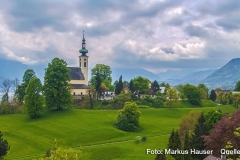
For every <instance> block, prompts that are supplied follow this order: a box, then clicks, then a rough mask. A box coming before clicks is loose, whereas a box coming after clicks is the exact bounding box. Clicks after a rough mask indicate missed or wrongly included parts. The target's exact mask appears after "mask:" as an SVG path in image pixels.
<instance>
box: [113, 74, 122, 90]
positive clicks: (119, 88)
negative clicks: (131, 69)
mask: <svg viewBox="0 0 240 160" xmlns="http://www.w3.org/2000/svg"><path fill="white" fill-rule="evenodd" d="M122 90H123V82H122V75H121V76H120V78H119V81H118V82H117V83H116V88H115V94H120V93H121V91H122Z"/></svg>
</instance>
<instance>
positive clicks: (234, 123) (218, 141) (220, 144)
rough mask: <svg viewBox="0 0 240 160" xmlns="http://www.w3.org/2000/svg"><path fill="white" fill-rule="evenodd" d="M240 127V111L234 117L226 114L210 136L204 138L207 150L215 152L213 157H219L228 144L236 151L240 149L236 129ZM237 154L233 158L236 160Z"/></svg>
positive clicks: (239, 139) (239, 138)
mask: <svg viewBox="0 0 240 160" xmlns="http://www.w3.org/2000/svg"><path fill="white" fill-rule="evenodd" d="M239 126H240V110H237V111H235V112H234V113H233V114H232V115H228V114H224V115H223V116H222V119H221V120H220V121H219V122H218V123H217V124H216V125H215V126H214V128H213V130H212V132H211V133H210V135H209V136H203V138H204V145H205V146H206V148H205V149H211V150H213V155H214V156H217V157H219V156H220V153H221V152H220V150H221V149H223V148H225V146H226V145H227V143H228V142H231V145H232V147H233V148H234V149H236V150H239V149H240V137H239V136H238V135H237V134H236V132H235V131H236V128H238V127H239ZM238 156H239V155H237V154H235V155H233V157H232V158H234V159H236V158H237V157H238Z"/></svg>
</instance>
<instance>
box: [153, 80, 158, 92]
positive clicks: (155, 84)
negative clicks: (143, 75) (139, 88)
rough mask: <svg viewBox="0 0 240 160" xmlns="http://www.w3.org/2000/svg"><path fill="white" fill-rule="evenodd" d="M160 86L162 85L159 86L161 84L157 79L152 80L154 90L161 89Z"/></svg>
mask: <svg viewBox="0 0 240 160" xmlns="http://www.w3.org/2000/svg"><path fill="white" fill-rule="evenodd" d="M159 87H160V86H159V84H158V82H157V81H156V80H155V81H153V82H152V85H151V89H152V90H153V91H154V92H157V91H159V89H160V88H159Z"/></svg>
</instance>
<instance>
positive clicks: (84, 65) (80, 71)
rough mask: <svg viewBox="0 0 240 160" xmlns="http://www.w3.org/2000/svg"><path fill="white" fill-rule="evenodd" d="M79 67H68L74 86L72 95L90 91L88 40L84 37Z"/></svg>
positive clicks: (71, 82)
mask: <svg viewBox="0 0 240 160" xmlns="http://www.w3.org/2000/svg"><path fill="white" fill-rule="evenodd" d="M79 52H80V53H81V55H80V56H79V67H68V68H69V69H70V77H71V80H70V84H71V86H72V90H71V94H72V95H74V96H75V95H86V94H87V92H88V56H87V55H86V54H87V53H88V50H87V49H86V40H85V38H84V31H83V39H82V49H80V50H79Z"/></svg>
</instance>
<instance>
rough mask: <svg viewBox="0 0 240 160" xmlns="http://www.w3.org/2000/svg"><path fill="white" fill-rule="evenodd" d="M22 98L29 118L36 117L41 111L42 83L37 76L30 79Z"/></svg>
mask: <svg viewBox="0 0 240 160" xmlns="http://www.w3.org/2000/svg"><path fill="white" fill-rule="evenodd" d="M24 100H25V107H26V110H27V114H28V115H29V116H30V117H31V118H37V117H38V116H39V115H40V114H41V112H42V111H43V96H42V84H41V81H40V79H39V78H36V77H35V78H32V79H31V80H30V82H29V84H28V86H27V89H26V95H25V96H24Z"/></svg>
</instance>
